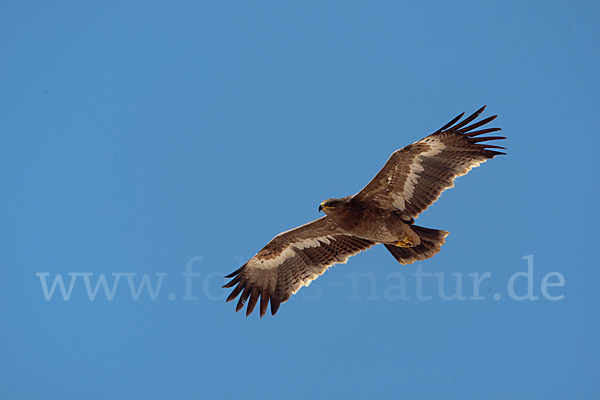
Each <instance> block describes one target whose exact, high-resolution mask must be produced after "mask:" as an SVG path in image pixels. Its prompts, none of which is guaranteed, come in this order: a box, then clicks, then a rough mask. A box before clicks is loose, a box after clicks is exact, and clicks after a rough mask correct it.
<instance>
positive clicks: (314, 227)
mask: <svg viewBox="0 0 600 400" xmlns="http://www.w3.org/2000/svg"><path fill="white" fill-rule="evenodd" d="M484 109H485V106H483V107H482V108H480V109H479V110H477V111H476V112H475V113H474V114H473V115H471V116H470V117H468V118H465V119H464V120H462V121H460V119H461V118H462V117H463V115H464V113H462V114H460V115H458V116H457V117H456V118H454V119H453V120H452V121H450V122H448V123H447V124H446V125H444V126H443V127H442V128H440V129H438V130H437V131H435V132H434V133H432V134H431V135H429V136H427V137H425V138H424V139H421V140H419V141H418V142H415V143H413V144H410V145H408V146H406V147H404V148H402V149H400V150H397V151H395V152H394V153H393V154H392V155H391V157H390V158H389V160H388V161H387V162H386V164H385V165H384V166H383V168H382V169H381V171H379V173H378V174H377V175H376V176H375V178H373V180H372V181H371V182H369V184H367V186H365V187H364V188H363V189H362V190H361V191H360V192H358V193H357V194H355V195H354V196H347V197H343V198H341V199H329V200H325V201H323V202H322V203H321V204H320V205H319V211H323V212H324V213H325V214H326V215H325V216H323V217H321V218H319V219H316V220H314V221H312V222H309V223H308V224H305V225H302V226H299V227H297V228H294V229H292V230H289V231H286V232H283V233H280V234H279V235H277V236H275V237H274V238H273V239H272V240H271V241H270V242H269V243H268V244H267V245H266V246H265V247H264V248H263V249H262V250H261V251H259V252H258V253H257V254H256V255H255V256H254V257H252V258H251V259H250V260H249V261H248V262H246V263H245V264H244V265H243V266H242V267H241V268H239V269H238V270H237V271H235V272H233V273H231V274H229V275H227V276H226V278H232V279H231V280H230V281H229V282H228V283H226V284H225V285H224V286H223V287H224V288H231V287H233V288H234V289H233V291H232V292H231V294H230V295H229V297H228V298H227V301H231V300H233V299H235V298H236V297H237V296H240V294H241V296H240V298H239V300H238V303H237V307H236V311H239V310H240V309H242V308H243V307H244V304H246V303H247V304H248V306H247V309H246V315H247V316H248V315H250V314H251V313H252V311H253V310H254V308H255V306H256V304H257V303H258V300H259V298H260V316H261V317H262V316H263V315H264V314H265V312H266V311H267V306H268V305H269V301H270V303H271V314H273V315H275V313H276V312H277V310H278V309H279V306H280V304H281V303H283V302H285V301H287V300H288V299H289V298H290V296H291V295H292V294H295V293H296V292H297V291H298V290H300V288H301V287H302V286H308V285H309V284H310V283H311V282H312V281H313V280H314V279H316V278H317V277H319V275H322V274H323V273H324V272H325V271H326V270H327V269H328V268H329V267H330V266H332V265H334V264H337V263H345V262H346V261H347V260H348V258H349V257H351V256H353V255H355V254H357V253H359V252H361V251H363V250H366V249H368V248H369V247H371V246H373V245H375V244H378V243H381V244H383V245H384V246H385V247H386V248H387V249H388V250H389V252H390V253H391V254H392V256H394V258H395V259H396V260H397V261H398V262H399V263H401V264H410V263H412V262H415V261H418V260H425V259H427V258H429V257H432V256H433V255H434V254H436V253H437V252H438V251H440V247H441V246H442V245H443V244H444V240H445V238H446V236H447V235H448V232H446V231H442V230H436V229H429V228H423V227H420V226H417V225H414V224H413V223H414V219H415V218H417V217H418V216H419V214H421V213H422V212H423V211H424V210H425V209H427V207H429V206H430V205H431V204H433V203H434V202H435V201H436V200H437V199H438V197H439V196H440V194H441V193H442V191H444V190H445V189H447V188H450V187H453V186H454V179H455V178H456V177H459V176H462V175H465V174H467V173H468V172H469V171H470V170H471V168H473V167H477V166H479V164H481V163H482V162H485V161H486V160H488V159H490V158H494V156H496V155H499V154H506V153H503V152H500V151H496V150H492V149H504V147H500V146H495V145H490V144H487V143H482V142H487V141H490V140H499V139H505V137H503V136H484V137H482V136H481V135H483V134H486V133H490V132H496V131H499V130H500V128H487V129H480V130H477V128H480V127H482V126H483V125H485V124H487V123H488V122H490V121H492V120H493V119H495V118H496V117H497V116H496V115H494V116H491V117H488V118H485V119H483V120H481V121H479V122H475V123H472V122H473V121H474V120H475V119H476V118H477V117H478V116H479V115H480V114H481V113H482V112H483V110H484ZM459 121H460V122H459ZM469 124H470V125H469Z"/></svg>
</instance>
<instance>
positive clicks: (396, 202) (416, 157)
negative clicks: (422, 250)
mask: <svg viewBox="0 0 600 400" xmlns="http://www.w3.org/2000/svg"><path fill="white" fill-rule="evenodd" d="M484 109H485V106H483V107H482V108H480V109H479V110H477V111H476V112H475V113H474V114H473V115H471V116H470V117H468V118H465V119H464V120H462V121H460V122H458V121H459V120H460V119H461V118H462V116H463V115H464V113H462V114H460V115H459V116H457V117H456V118H454V119H453V120H452V121H450V122H448V123H447V124H446V125H444V126H443V127H442V128H440V129H439V130H437V131H436V132H434V133H432V134H431V135H429V136H427V137H426V138H424V139H421V140H419V141H418V142H415V143H413V144H410V145H408V146H406V147H404V148H402V149H400V150H396V151H395V152H394V153H393V154H392V155H391V157H390V158H389V160H388V161H387V163H386V164H385V165H384V166H383V168H382V169H381V171H379V173H377V175H376V176H375V178H373V180H371V182H369V184H367V186H365V187H364V188H363V189H362V190H361V191H360V192H358V193H357V194H356V195H355V196H354V198H355V199H357V200H360V201H364V202H374V203H376V204H377V205H378V206H379V207H381V208H385V209H396V210H398V211H399V212H400V213H401V215H402V217H403V218H405V219H406V220H410V219H411V218H416V217H417V216H418V215H419V214H420V213H421V212H423V211H424V210H425V209H426V208H427V207H429V206H430V205H431V204H433V203H434V202H435V201H436V200H437V199H438V197H440V194H441V193H442V191H444V190H445V189H447V188H450V187H452V186H454V179H455V178H456V177H458V176H462V175H465V174H466V173H467V172H469V171H470V170H471V168H473V167H477V166H479V164H481V163H482V162H485V161H486V160H487V159H490V158H493V157H494V156H495V155H498V154H505V153H502V152H499V151H495V150H490V149H504V147H500V146H494V145H490V144H485V143H482V142H486V141H489V140H497V139H505V137H503V136H484V137H481V136H480V135H483V134H485V133H490V132H495V131H499V130H500V128H488V129H481V130H476V129H477V128H479V127H481V126H483V125H485V124H487V123H488V122H490V121H492V120H493V119H495V118H496V115H494V116H491V117H488V118H485V119H483V120H481V121H479V122H476V123H473V124H471V125H468V124H469V123H471V122H472V121H473V120H474V119H476V118H477V117H478V116H479V115H480V114H481V113H482V112H483V110H484ZM457 122H458V123H457Z"/></svg>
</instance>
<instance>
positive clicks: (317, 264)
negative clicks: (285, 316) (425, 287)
mask: <svg viewBox="0 0 600 400" xmlns="http://www.w3.org/2000/svg"><path fill="white" fill-rule="evenodd" d="M373 244H374V243H373V242H370V241H368V240H364V239H360V238H357V237H354V236H349V235H346V234H343V233H341V232H340V230H339V229H338V227H337V226H336V225H335V224H334V223H333V222H332V221H331V220H330V219H329V218H328V217H327V216H325V217H322V218H319V219H317V220H315V221H312V222H310V223H308V224H306V225H302V226H299V227H298V228H295V229H292V230H289V231H287V232H283V233H280V234H279V235H277V236H275V237H274V238H273V239H272V240H271V241H270V242H269V243H268V244H267V245H266V246H265V247H264V248H263V249H262V250H261V251H259V252H258V254H256V255H255V256H254V257H252V258H251V259H250V260H249V261H248V262H246V264H244V265H243V266H242V267H241V268H240V269H238V270H237V271H235V272H233V273H231V274H230V275H227V276H226V278H233V279H231V281H229V282H228V283H227V284H225V285H224V286H223V287H225V288H230V287H233V286H235V287H234V289H233V291H232V292H231V294H230V295H229V297H228V298H227V301H231V300H233V299H234V298H236V297H237V296H238V295H239V294H240V293H241V296H240V299H239V301H238V303H237V307H236V311H239V310H240V309H241V308H242V307H244V304H245V303H246V301H248V307H247V309H246V315H250V313H252V311H253V310H254V307H255V306H256V303H257V302H258V298H259V296H260V316H261V317H262V316H263V315H264V314H265V312H266V311H267V305H268V304H269V300H271V314H273V315H275V313H276V312H277V309H278V308H279V305H280V303H283V302H285V301H286V300H287V299H289V298H290V296H291V295H292V294H294V293H296V292H297V291H298V290H300V288H301V287H302V286H308V285H309V284H310V282H311V281H313V280H314V279H316V278H317V277H319V275H322V274H323V273H324V272H325V271H326V270H327V268H328V267H330V266H332V265H333V264H337V263H345V262H346V261H347V260H348V257H350V256H352V255H354V254H356V253H359V252H361V251H363V250H366V249H368V248H369V247H371V246H372V245H373Z"/></svg>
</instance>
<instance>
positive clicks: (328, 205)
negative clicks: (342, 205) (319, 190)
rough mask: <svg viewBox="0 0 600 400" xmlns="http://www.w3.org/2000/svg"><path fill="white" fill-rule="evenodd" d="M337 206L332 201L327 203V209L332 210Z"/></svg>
mask: <svg viewBox="0 0 600 400" xmlns="http://www.w3.org/2000/svg"><path fill="white" fill-rule="evenodd" d="M336 205H337V204H336V203H335V202H334V201H330V202H329V203H327V207H331V208H334V207H335V206H336Z"/></svg>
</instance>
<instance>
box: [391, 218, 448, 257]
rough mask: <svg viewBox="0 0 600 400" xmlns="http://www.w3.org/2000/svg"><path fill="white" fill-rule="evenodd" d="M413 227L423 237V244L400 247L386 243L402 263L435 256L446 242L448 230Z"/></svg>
mask: <svg viewBox="0 0 600 400" xmlns="http://www.w3.org/2000/svg"><path fill="white" fill-rule="evenodd" d="M411 229H412V230H413V231H414V232H415V233H416V234H417V235H419V237H420V238H421V244H419V245H418V246H415V247H398V246H394V245H391V244H386V245H385V247H386V248H387V249H388V250H389V251H390V253H392V255H393V256H394V258H395V259H396V260H398V262H399V263H400V264H405V265H406V264H411V263H414V262H415V261H419V260H425V259H427V258H429V257H433V255H434V254H436V253H437V252H438V251H440V247H442V245H443V244H444V241H445V240H446V236H448V232H446V231H439V230H437V229H429V228H423V227H421V226H416V225H411Z"/></svg>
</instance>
